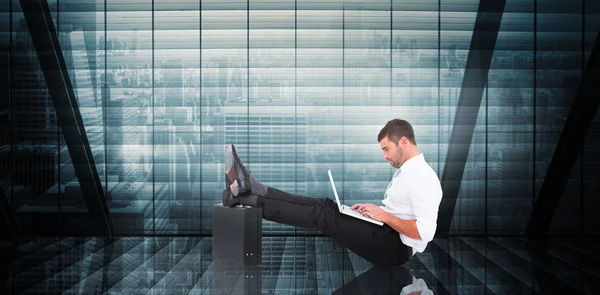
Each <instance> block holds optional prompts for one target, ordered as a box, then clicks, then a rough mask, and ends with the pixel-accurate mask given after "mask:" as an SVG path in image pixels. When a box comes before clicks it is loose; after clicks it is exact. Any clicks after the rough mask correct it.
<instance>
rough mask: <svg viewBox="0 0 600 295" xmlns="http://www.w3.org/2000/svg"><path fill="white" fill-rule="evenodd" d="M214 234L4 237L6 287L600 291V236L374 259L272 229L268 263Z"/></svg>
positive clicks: (476, 242)
mask: <svg viewBox="0 0 600 295" xmlns="http://www.w3.org/2000/svg"><path fill="white" fill-rule="evenodd" d="M211 244H212V243H211V239H210V238H166V237H165V238H163V237H159V238H142V237H131V238H118V239H115V240H112V241H111V240H107V239H97V238H63V239H58V238H56V239H52V238H43V239H35V240H33V239H32V240H23V241H21V242H20V243H19V245H18V246H15V245H11V244H8V243H1V244H0V245H2V247H1V248H0V249H1V250H2V256H1V259H2V261H1V262H2V266H1V268H0V276H1V277H0V278H1V279H2V283H1V285H0V294H21V293H25V294H332V293H336V294H598V291H597V289H596V288H595V287H596V285H595V282H598V281H599V280H600V263H599V262H600V255H599V253H598V252H597V251H596V250H595V249H600V247H598V246H600V239H582V238H560V239H559V238H554V239H547V240H529V241H528V240H527V239H525V238H450V239H439V240H435V241H434V242H432V243H430V245H429V247H428V249H427V251H426V252H425V253H420V254H417V255H416V256H415V257H413V259H412V261H411V262H410V263H409V264H407V265H405V267H396V268H383V267H375V266H373V265H371V264H369V263H368V262H365V261H364V260H363V259H362V258H360V257H358V256H356V255H355V254H354V253H352V252H349V251H347V250H346V249H344V248H342V247H340V245H338V244H337V243H335V242H334V241H333V240H331V239H330V238H325V237H287V238H286V237H265V238H263V263H262V264H261V265H260V266H255V267H240V266H236V265H232V264H230V263H226V262H224V261H220V260H214V259H213V257H212V245H211Z"/></svg>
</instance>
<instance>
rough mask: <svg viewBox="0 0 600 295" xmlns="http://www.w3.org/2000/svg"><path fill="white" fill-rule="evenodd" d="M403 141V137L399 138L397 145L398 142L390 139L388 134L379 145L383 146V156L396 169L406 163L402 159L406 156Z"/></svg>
mask: <svg viewBox="0 0 600 295" xmlns="http://www.w3.org/2000/svg"><path fill="white" fill-rule="evenodd" d="M401 142H402V140H401V139H400V140H398V145H396V143H394V142H392V141H390V139H389V138H388V137H387V136H386V137H385V138H383V139H382V140H381V141H380V142H379V146H380V147H381V150H383V158H384V159H385V160H386V161H388V163H390V165H392V167H394V168H396V169H398V168H400V166H402V163H404V161H403V160H402V159H403V157H404V150H403V147H402V144H400V143H401Z"/></svg>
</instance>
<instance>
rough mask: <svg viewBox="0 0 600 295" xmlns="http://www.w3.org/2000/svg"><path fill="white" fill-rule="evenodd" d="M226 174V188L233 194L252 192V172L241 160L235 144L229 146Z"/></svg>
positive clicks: (240, 194) (244, 194)
mask: <svg viewBox="0 0 600 295" xmlns="http://www.w3.org/2000/svg"><path fill="white" fill-rule="evenodd" d="M225 176H226V177H225V189H226V190H227V191H229V192H231V194H232V195H233V196H235V197H237V196H246V195H249V194H251V193H252V188H251V187H250V173H248V170H247V169H246V167H244V164H242V161H240V158H239V157H238V155H237V153H236V151H235V147H234V146H233V144H230V145H229V146H228V147H227V154H226V155H225Z"/></svg>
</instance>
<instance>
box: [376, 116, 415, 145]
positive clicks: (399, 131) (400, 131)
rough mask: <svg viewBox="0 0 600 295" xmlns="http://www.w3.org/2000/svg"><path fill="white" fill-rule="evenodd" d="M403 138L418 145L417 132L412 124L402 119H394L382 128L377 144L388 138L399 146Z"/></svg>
mask: <svg viewBox="0 0 600 295" xmlns="http://www.w3.org/2000/svg"><path fill="white" fill-rule="evenodd" d="M402 136H405V137H406V138H407V139H408V141H410V143H412V144H414V145H417V141H416V140H415V132H414V131H413V128H412V126H411V125H410V123H408V122H407V121H406V120H402V119H393V120H390V121H388V122H387V124H385V126H383V128H381V131H379V135H377V142H381V140H382V139H384V138H386V137H387V138H389V139H390V141H391V142H393V143H395V144H396V145H398V142H399V141H400V138H402Z"/></svg>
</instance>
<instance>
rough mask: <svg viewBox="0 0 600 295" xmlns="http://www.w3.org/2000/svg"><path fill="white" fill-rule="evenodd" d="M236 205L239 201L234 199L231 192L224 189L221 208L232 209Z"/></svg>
mask: <svg viewBox="0 0 600 295" xmlns="http://www.w3.org/2000/svg"><path fill="white" fill-rule="evenodd" d="M236 205H240V200H239V199H238V198H237V197H234V196H233V195H232V194H231V192H229V191H228V190H226V189H224V190H223V206H227V207H233V206H236Z"/></svg>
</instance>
